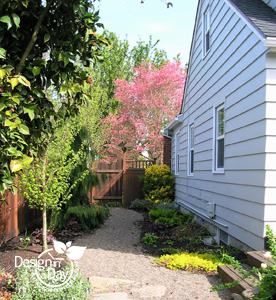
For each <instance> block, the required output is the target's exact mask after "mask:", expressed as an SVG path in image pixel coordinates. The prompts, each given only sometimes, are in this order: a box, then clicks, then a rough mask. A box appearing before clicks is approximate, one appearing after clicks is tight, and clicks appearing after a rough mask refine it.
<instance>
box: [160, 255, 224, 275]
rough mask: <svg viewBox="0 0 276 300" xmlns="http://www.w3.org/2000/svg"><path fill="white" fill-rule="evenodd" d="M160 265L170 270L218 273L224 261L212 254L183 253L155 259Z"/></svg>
mask: <svg viewBox="0 0 276 300" xmlns="http://www.w3.org/2000/svg"><path fill="white" fill-rule="evenodd" d="M154 260H155V261H157V262H158V264H160V265H162V266H166V267H167V268H169V269H185V270H192V269H200V270H205V271H216V270H217V267H218V265H223V264H224V263H223V262H222V260H221V259H220V258H219V257H218V256H215V255H212V254H207V253H205V254H198V253H187V252H182V253H180V254H178V253H176V254H172V255H162V256H161V257H160V258H156V259H154Z"/></svg>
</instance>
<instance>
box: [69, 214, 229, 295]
mask: <svg viewBox="0 0 276 300" xmlns="http://www.w3.org/2000/svg"><path fill="white" fill-rule="evenodd" d="M142 219H143V216H142V214H140V213H138V212H136V211H132V210H127V209H122V208H113V209H112V211H111V215H110V217H109V219H108V220H106V222H105V224H104V225H103V226H102V227H101V228H99V229H97V230H95V232H94V233H92V234H91V235H90V236H87V235H86V236H83V237H80V238H78V239H77V240H76V241H75V242H74V246H76V245H78V246H86V247H87V249H86V250H85V252H84V255H83V257H82V258H81V259H80V260H79V261H78V266H79V267H80V269H81V272H82V275H83V276H84V277H85V278H90V281H91V283H92V286H93V291H92V295H96V294H99V293H106V292H126V293H127V294H128V295H127V297H128V299H136V300H148V299H150V300H157V299H158V300H159V299H175V300H186V299H187V300H188V299H189V300H190V299H200V300H207V299H230V295H231V293H230V292H229V291H227V290H225V291H223V292H219V293H218V292H214V293H212V292H210V289H211V286H212V285H213V284H216V283H217V282H218V277H217V276H205V275H195V274H191V273H189V272H185V271H173V270H169V269H166V268H164V267H159V266H157V265H154V264H153V257H152V256H147V255H145V254H143V253H142V251H141V249H142V248H141V245H140V244H139V243H140V229H139V222H140V221H141V220H142ZM110 278H112V279H113V280H111V279H110ZM114 279H116V280H114ZM92 295H91V299H93V297H92Z"/></svg>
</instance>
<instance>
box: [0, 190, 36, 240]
mask: <svg viewBox="0 0 276 300" xmlns="http://www.w3.org/2000/svg"><path fill="white" fill-rule="evenodd" d="M4 197H5V198H6V201H7V203H8V205H6V204H5V203H4V202H0V242H2V241H3V240H6V241H7V240H10V239H12V238H14V237H16V236H18V234H20V233H22V232H24V231H25V228H31V227H33V226H34V225H35V223H36V222H37V221H38V220H39V219H40V217H41V212H40V211H39V210H35V209H30V208H29V207H28V203H25V200H24V198H23V197H22V196H19V195H18V194H15V195H13V194H12V193H10V192H5V194H4Z"/></svg>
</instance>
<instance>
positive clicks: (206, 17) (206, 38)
mask: <svg viewBox="0 0 276 300" xmlns="http://www.w3.org/2000/svg"><path fill="white" fill-rule="evenodd" d="M209 49H210V7H209V6H207V8H206V10H205V12H204V14H203V56H205V55H206V54H207V52H208V51H209Z"/></svg>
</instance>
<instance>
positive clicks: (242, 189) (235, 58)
mask: <svg viewBox="0 0 276 300" xmlns="http://www.w3.org/2000/svg"><path fill="white" fill-rule="evenodd" d="M207 3H209V4H210V7H211V50H210V52H209V53H208V54H207V55H206V56H205V57H203V53H202V36H203V33H202V13H203V12H204V10H205V7H206V5H207ZM195 26H196V27H195V32H194V40H193V43H192V48H191V54H190V61H189V71H188V76H187V81H186V90H185V99H184V105H183V108H182V113H183V114H184V122H183V124H182V125H181V126H178V127H176V128H174V129H173V132H174V133H173V140H172V171H174V169H175V152H174V147H175V134H176V133H177V132H178V131H180V133H179V137H180V143H179V147H180V172H179V175H178V176H176V177H175V181H176V201H177V202H179V203H180V204H181V205H182V206H183V207H186V208H187V207H188V208H189V209H190V211H192V212H196V213H197V214H198V215H200V216H201V217H205V218H206V219H208V217H207V203H208V202H212V203H215V204H216V208H215V218H214V219H213V221H212V223H213V225H214V226H216V227H217V228H219V229H221V230H223V231H225V232H226V233H228V234H229V235H230V236H233V237H234V238H235V239H237V240H239V241H242V242H243V243H245V244H247V245H248V246H249V247H251V248H253V249H262V248H263V245H264V242H263V236H264V220H265V219H264V217H265V216H267V218H268V215H269V212H267V210H266V209H265V206H264V201H265V200H264V199H269V197H268V196H267V198H265V195H268V193H269V192H271V190H269V189H268V188H267V187H265V184H266V183H267V177H266V171H265V165H266V161H267V157H266V147H267V146H266V145H268V144H267V142H268V138H267V137H266V127H267V126H270V125H269V124H268V123H269V122H270V121H269V120H266V114H267V113H266V105H267V104H266V69H265V68H266V53H267V51H268V50H267V48H266V47H265V46H264V43H263V41H261V40H260V37H259V36H258V35H256V34H255V33H254V32H253V31H252V28H251V27H249V26H247V25H246V24H245V22H244V19H241V18H240V15H238V14H236V13H235V12H234V10H232V9H231V8H230V6H229V4H228V3H227V2H225V1H224V0H210V1H207V0H204V1H201V5H200V6H199V18H198V19H197V21H196V25H195ZM273 88H275V86H273ZM274 95H275V93H274ZM220 101H224V102H225V167H224V168H225V172H224V174H214V173H213V172H212V166H213V107H214V105H216V104H217V103H219V102H220ZM273 104H275V101H274V103H273ZM273 122H275V121H274V120H271V126H273V125H272V123H273ZM191 123H194V126H195V146H194V152H195V156H194V160H195V164H194V176H188V175H187V152H188V142H187V137H188V134H187V128H188V124H191ZM273 124H274V123H273ZM275 125H276V124H275ZM273 138H274V139H275V137H274V136H273V137H271V139H273ZM270 142H272V140H271V141H270ZM267 201H268V200H267ZM267 220H268V219H267ZM230 242H231V239H230Z"/></svg>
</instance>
